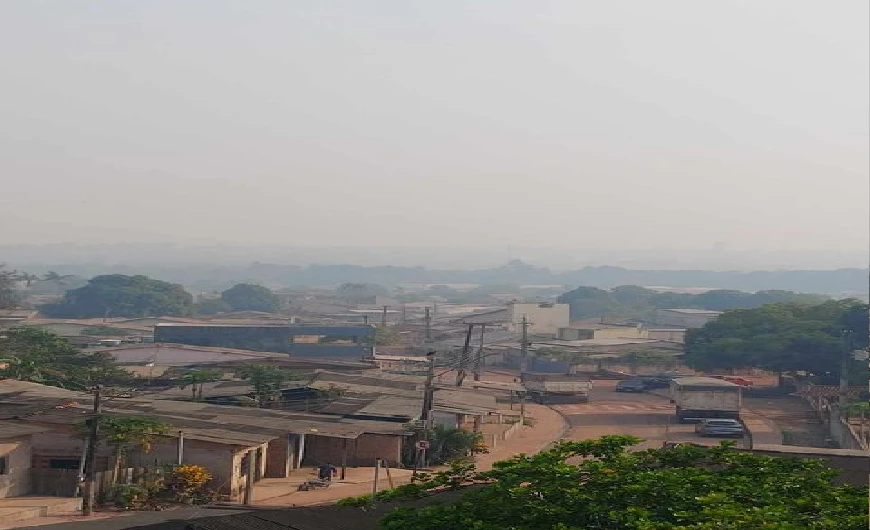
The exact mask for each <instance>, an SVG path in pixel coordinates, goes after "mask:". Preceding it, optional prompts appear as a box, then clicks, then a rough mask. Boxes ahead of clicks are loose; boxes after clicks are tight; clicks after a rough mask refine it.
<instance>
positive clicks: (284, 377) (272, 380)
mask: <svg viewBox="0 0 870 530" xmlns="http://www.w3.org/2000/svg"><path fill="white" fill-rule="evenodd" d="M237 376H238V377H241V378H242V379H246V380H248V381H249V382H250V383H251V389H252V390H253V391H254V398H255V399H256V400H257V404H258V406H260V407H262V406H263V405H264V404H266V403H268V402H270V401H272V400H274V399H275V398H276V397H278V396H279V395H280V392H281V388H282V387H283V385H284V383H286V382H288V381H292V380H294V379H297V376H296V374H294V373H293V372H290V371H289V370H284V369H283V368H280V367H278V366H272V365H270V364H249V365H247V366H245V367H244V368H243V369H241V370H240V371H239V372H238V373H237Z"/></svg>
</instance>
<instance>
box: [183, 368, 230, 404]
mask: <svg viewBox="0 0 870 530" xmlns="http://www.w3.org/2000/svg"><path fill="white" fill-rule="evenodd" d="M223 375H224V373H223V372H222V371H221V370H214V369H212V370H187V371H186V372H185V373H184V374H183V375H182V376H181V380H182V381H183V382H184V384H182V385H181V388H182V389H183V388H184V387H186V386H187V385H190V391H191V398H192V399H194V400H196V399H202V386H203V384H205V383H211V382H212V381H218V380H219V379H220V378H221V377H223Z"/></svg>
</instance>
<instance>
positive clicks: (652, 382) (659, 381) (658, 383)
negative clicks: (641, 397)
mask: <svg viewBox="0 0 870 530" xmlns="http://www.w3.org/2000/svg"><path fill="white" fill-rule="evenodd" d="M640 380H641V381H642V382H643V385H644V387H645V388H670V386H671V382H670V380H668V379H665V378H664V377H641V378H640Z"/></svg>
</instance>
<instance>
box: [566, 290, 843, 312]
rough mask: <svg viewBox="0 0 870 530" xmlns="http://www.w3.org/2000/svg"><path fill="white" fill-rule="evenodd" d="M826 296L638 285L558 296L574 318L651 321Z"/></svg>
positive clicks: (807, 301)
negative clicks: (662, 315)
mask: <svg viewBox="0 0 870 530" xmlns="http://www.w3.org/2000/svg"><path fill="white" fill-rule="evenodd" d="M826 299H827V297H825V296H822V295H817V294H800V293H794V292H792V291H779V290H770V291H758V292H755V293H747V292H745V291H736V290H724V289H719V290H713V291H708V292H706V293H702V294H687V293H662V292H657V291H652V290H650V289H644V288H643V287H638V286H637V285H621V286H619V287H614V288H613V289H610V290H604V289H598V288H596V287H588V286H582V287H578V288H577V289H574V290H572V291H569V292H567V293H564V294H562V295H561V296H559V302H560V303H563V304H569V305H570V306H571V318H572V319H581V318H591V317H595V318H597V317H617V318H640V319H651V318H652V317H653V315H654V314H655V310H656V309H668V308H683V309H710V310H713V311H726V310H729V309H755V308H758V307H761V306H763V305H767V304H778V303H800V304H818V303H822V302H824V301H825V300H826Z"/></svg>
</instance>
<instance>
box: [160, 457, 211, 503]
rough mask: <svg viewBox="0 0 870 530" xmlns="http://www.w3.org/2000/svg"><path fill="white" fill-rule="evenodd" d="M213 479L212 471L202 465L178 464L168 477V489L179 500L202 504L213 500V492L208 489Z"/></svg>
mask: <svg viewBox="0 0 870 530" xmlns="http://www.w3.org/2000/svg"><path fill="white" fill-rule="evenodd" d="M211 479H212V475H211V473H209V472H208V470H207V469H206V468H204V467H202V466H194V465H184V466H176V467H174V468H172V470H171V471H170V472H169V474H168V475H167V477H166V489H167V490H168V491H169V492H171V493H172V494H173V497H174V498H175V500H176V501H178V502H184V503H190V504H200V503H204V502H208V501H210V500H211V497H212V495H211V492H209V491H208V490H207V489H206V484H208V482H209V481H210V480H211Z"/></svg>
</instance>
